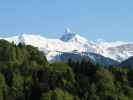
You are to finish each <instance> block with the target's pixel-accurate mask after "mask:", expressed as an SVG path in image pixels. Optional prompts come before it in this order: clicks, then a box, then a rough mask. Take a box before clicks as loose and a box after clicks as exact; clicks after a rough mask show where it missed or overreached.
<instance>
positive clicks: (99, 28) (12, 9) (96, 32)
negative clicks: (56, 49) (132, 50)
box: [0, 0, 133, 41]
mask: <svg viewBox="0 0 133 100" xmlns="http://www.w3.org/2000/svg"><path fill="white" fill-rule="evenodd" d="M132 4H133V1H132V0H0V36H12V35H16V34H20V33H39V34H41V35H44V36H46V37H60V36H61V35H62V34H63V32H64V29H65V28H66V27H69V28H71V30H72V31H74V32H77V33H79V34H80V35H82V36H85V37H86V38H88V39H90V40H96V39H98V38H103V39H105V40H107V41H115V40H123V41H133V6H132Z"/></svg>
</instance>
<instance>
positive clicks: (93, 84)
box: [0, 40, 133, 100]
mask: <svg viewBox="0 0 133 100" xmlns="http://www.w3.org/2000/svg"><path fill="white" fill-rule="evenodd" d="M0 100H133V69H132V68H130V67H122V68H120V67H117V66H111V67H103V66H100V65H98V64H93V63H92V62H91V61H90V60H89V59H83V60H82V61H80V62H78V61H77V62H76V61H72V60H71V59H70V60H69V61H68V62H67V63H64V62H53V63H50V62H48V61H47V59H46V57H45V55H44V53H43V52H41V51H39V50H38V49H37V48H35V47H32V46H30V45H23V44H21V43H20V44H18V45H15V44H14V43H9V42H7V41H5V40H0Z"/></svg>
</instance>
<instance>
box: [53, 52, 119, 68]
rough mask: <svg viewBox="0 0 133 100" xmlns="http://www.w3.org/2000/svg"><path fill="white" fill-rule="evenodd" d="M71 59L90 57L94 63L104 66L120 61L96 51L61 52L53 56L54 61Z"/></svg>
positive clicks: (116, 63) (78, 59) (79, 59)
mask: <svg viewBox="0 0 133 100" xmlns="http://www.w3.org/2000/svg"><path fill="white" fill-rule="evenodd" d="M69 59H71V60H73V61H81V60H83V59H89V60H91V61H92V62H93V63H95V64H100V65H103V66H115V65H118V64H119V62H118V61H115V60H112V59H110V58H107V57H104V56H101V55H99V54H95V53H88V52H84V53H72V52H71V53H60V54H59V55H56V56H55V57H54V58H53V61H55V60H57V61H64V62H67V61H68V60H69Z"/></svg>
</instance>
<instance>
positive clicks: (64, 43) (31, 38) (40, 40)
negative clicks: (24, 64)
mask: <svg viewBox="0 0 133 100" xmlns="http://www.w3.org/2000/svg"><path fill="white" fill-rule="evenodd" d="M0 39H5V40H7V41H9V42H12V41H13V42H14V43H16V44H18V43H23V44H26V45H32V46H35V47H38V49H39V50H41V51H43V52H44V53H45V54H46V57H47V59H48V60H49V61H51V60H53V59H54V60H56V59H55V57H56V56H58V55H60V52H61V53H75V52H76V53H78V54H82V53H83V52H86V53H85V54H86V55H87V54H93V55H91V56H92V57H94V58H95V61H97V59H98V57H95V55H94V54H96V55H100V56H102V57H105V58H110V59H113V60H115V61H118V62H122V61H124V60H126V59H128V58H129V57H131V56H133V43H128V42H120V41H118V42H117V41H116V42H105V41H104V42H103V41H98V42H92V41H89V40H88V39H86V38H84V37H82V36H80V35H78V34H75V33H74V32H71V31H70V29H66V30H65V32H64V34H63V35H62V36H61V38H60V39H50V38H46V37H43V36H40V35H35V34H21V35H18V36H13V37H8V38H4V37H1V38H0ZM86 55H85V56H86ZM87 56H88V55H87ZM99 59H101V58H99ZM99 61H100V60H99Z"/></svg>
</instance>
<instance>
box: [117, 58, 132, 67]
mask: <svg viewBox="0 0 133 100" xmlns="http://www.w3.org/2000/svg"><path fill="white" fill-rule="evenodd" d="M119 66H121V67H133V57H130V58H128V59H127V60H125V61H123V62H121V64H120V65H119Z"/></svg>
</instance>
